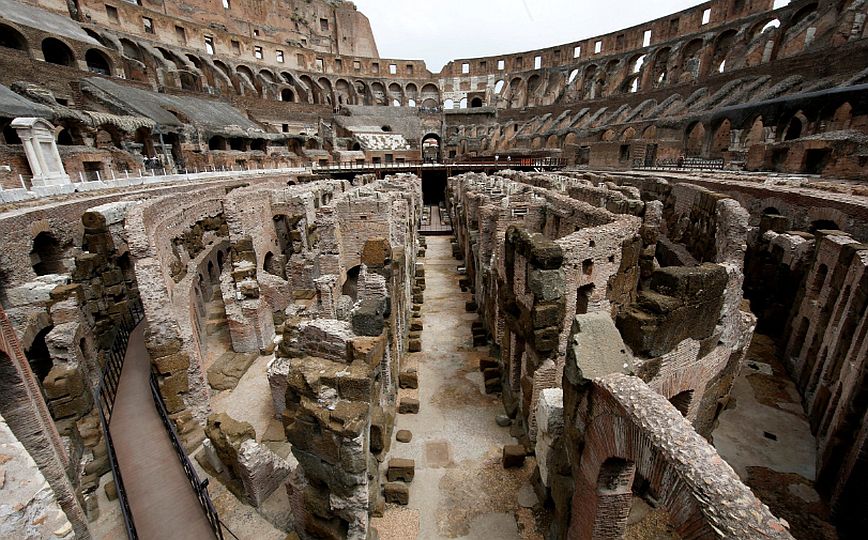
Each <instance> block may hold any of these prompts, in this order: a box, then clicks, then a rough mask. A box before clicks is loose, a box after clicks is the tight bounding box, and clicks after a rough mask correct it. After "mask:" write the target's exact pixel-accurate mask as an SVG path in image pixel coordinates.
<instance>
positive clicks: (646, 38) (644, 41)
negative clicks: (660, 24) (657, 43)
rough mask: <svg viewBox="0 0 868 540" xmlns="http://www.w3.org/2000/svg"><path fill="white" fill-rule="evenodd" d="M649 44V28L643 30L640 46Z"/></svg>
mask: <svg viewBox="0 0 868 540" xmlns="http://www.w3.org/2000/svg"><path fill="white" fill-rule="evenodd" d="M649 45H651V30H645V33H644V34H643V35H642V46H643V47H648V46H649Z"/></svg>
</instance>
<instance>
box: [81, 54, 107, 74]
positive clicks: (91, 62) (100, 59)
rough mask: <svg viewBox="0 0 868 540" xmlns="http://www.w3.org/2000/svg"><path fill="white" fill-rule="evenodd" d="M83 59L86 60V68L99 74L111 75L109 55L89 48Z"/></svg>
mask: <svg viewBox="0 0 868 540" xmlns="http://www.w3.org/2000/svg"><path fill="white" fill-rule="evenodd" d="M84 60H85V62H87V69H88V70H90V71H92V72H94V73H99V74H100V75H109V76H110V75H111V74H112V64H111V60H109V57H108V56H106V54H105V53H104V52H102V51H100V50H98V49H89V50H88V51H87V52H86V53H85V54H84Z"/></svg>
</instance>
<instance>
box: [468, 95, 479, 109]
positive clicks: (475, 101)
mask: <svg viewBox="0 0 868 540" xmlns="http://www.w3.org/2000/svg"><path fill="white" fill-rule="evenodd" d="M480 107H482V98H481V97H475V98H473V99H472V100H470V108H471V109H478V108H480Z"/></svg>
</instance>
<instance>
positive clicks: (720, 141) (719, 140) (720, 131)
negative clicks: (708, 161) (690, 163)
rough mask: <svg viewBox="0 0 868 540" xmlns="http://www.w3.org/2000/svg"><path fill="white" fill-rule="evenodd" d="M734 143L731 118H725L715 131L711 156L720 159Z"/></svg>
mask: <svg viewBox="0 0 868 540" xmlns="http://www.w3.org/2000/svg"><path fill="white" fill-rule="evenodd" d="M731 142H732V122H730V121H729V118H724V119H723V121H721V122H720V124H719V125H718V126H717V129H715V130H714V136H713V137H712V139H711V148H710V149H709V150H710V154H711V157H713V158H714V157H720V155H721V154H722V153H723V152H726V151H727V150H728V149H729V146H730V144H731Z"/></svg>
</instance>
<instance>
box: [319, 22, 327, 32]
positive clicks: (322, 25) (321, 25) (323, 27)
mask: <svg viewBox="0 0 868 540" xmlns="http://www.w3.org/2000/svg"><path fill="white" fill-rule="evenodd" d="M319 29H320V30H322V31H323V32H328V31H329V20H328V19H320V20H319Z"/></svg>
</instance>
